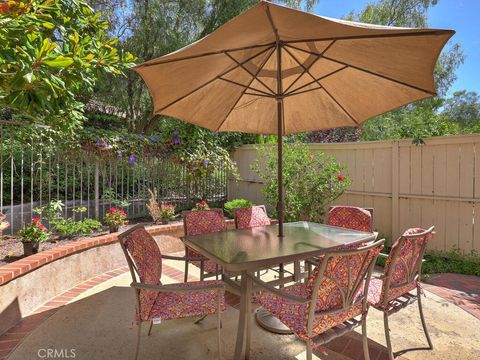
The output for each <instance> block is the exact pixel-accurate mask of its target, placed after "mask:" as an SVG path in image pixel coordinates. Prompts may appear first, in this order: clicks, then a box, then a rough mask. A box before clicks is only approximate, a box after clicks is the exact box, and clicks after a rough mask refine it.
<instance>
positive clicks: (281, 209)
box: [276, 40, 285, 237]
mask: <svg viewBox="0 0 480 360" xmlns="http://www.w3.org/2000/svg"><path fill="white" fill-rule="evenodd" d="M276 46H277V120H278V125H277V130H278V134H277V136H278V140H277V153H278V158H277V163H278V164H277V166H278V170H277V172H278V174H277V175H278V204H277V213H278V236H279V237H283V220H284V217H285V198H284V193H283V133H284V131H283V95H282V93H283V89H282V45H281V43H280V41H278V40H277V45H276Z"/></svg>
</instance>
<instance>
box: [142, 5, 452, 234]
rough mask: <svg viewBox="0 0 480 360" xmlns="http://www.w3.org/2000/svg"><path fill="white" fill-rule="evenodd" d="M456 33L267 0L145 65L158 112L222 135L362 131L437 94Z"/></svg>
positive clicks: (281, 204) (281, 202)
mask: <svg viewBox="0 0 480 360" xmlns="http://www.w3.org/2000/svg"><path fill="white" fill-rule="evenodd" d="M453 34H454V31H451V30H435V29H410V28H397V27H385V26H377V25H370V24H361V23H355V22H349V21H343V20H336V19H331V18H326V17H321V16H316V15H313V14H309V13H305V12H302V11H297V10H294V9H290V8H287V7H283V6H279V5H274V4H272V3H270V2H265V1H261V2H259V3H258V4H257V5H255V6H254V7H252V8H251V9H249V10H247V11H246V12H244V13H243V14H241V15H239V16H237V17H236V18H234V19H232V20H231V21H229V22H228V23H226V24H224V25H223V26H221V27H220V28H218V29H217V30H216V31H214V32H213V33H211V34H209V35H208V36H206V37H204V38H202V39H201V40H199V41H196V42H195V43H193V44H191V45H188V46H186V47H184V48H182V49H180V50H178V51H175V52H173V53H170V54H168V55H165V56H162V57H160V58H157V59H153V60H150V61H147V62H145V63H143V64H141V65H138V66H136V67H135V71H137V72H138V73H139V74H140V75H141V76H142V78H143V79H144V81H145V83H146V84H147V86H148V88H149V90H150V93H151V95H152V99H153V107H154V108H153V113H154V114H163V115H168V116H172V117H174V118H178V119H181V120H184V121H186V122H189V123H192V124H196V125H199V126H202V127H205V128H208V129H211V130H213V131H239V132H247V133H259V134H277V135H278V207H277V210H278V220H279V236H283V219H284V194H283V179H282V143H283V141H282V137H283V135H286V134H292V133H297V132H303V131H312V130H321V129H329V128H335V127H340V126H357V125H359V124H361V123H362V122H363V121H365V120H368V119H370V118H372V117H374V116H376V115H380V114H382V113H385V112H387V111H390V110H392V109H395V108H398V107H400V106H402V105H405V104H408V103H411V102H414V101H416V100H420V99H424V98H428V97H432V96H435V95H436V93H435V85H434V79H433V70H434V67H435V63H436V61H437V58H438V56H439V54H440V51H441V50H442V48H443V46H444V45H445V43H446V42H447V41H448V39H449V38H450V37H451V36H452V35H453Z"/></svg>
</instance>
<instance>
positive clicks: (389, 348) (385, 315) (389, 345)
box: [383, 311, 395, 360]
mask: <svg viewBox="0 0 480 360" xmlns="http://www.w3.org/2000/svg"><path fill="white" fill-rule="evenodd" d="M383 325H384V327H385V339H386V340H387V351H388V359H389V360H394V359H395V357H394V356H393V349H392V342H391V341H390V328H389V327H388V313H387V312H386V311H384V312H383Z"/></svg>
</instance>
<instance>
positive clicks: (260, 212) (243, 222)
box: [233, 205, 270, 229]
mask: <svg viewBox="0 0 480 360" xmlns="http://www.w3.org/2000/svg"><path fill="white" fill-rule="evenodd" d="M233 216H234V217H235V225H236V227H237V229H247V228H252V227H256V226H267V225H270V218H269V217H268V215H267V210H266V209H265V206H263V205H256V206H252V207H246V208H239V209H234V210H233Z"/></svg>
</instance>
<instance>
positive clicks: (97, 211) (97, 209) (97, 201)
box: [95, 159, 100, 220]
mask: <svg viewBox="0 0 480 360" xmlns="http://www.w3.org/2000/svg"><path fill="white" fill-rule="evenodd" d="M99 173H100V162H99V161H98V159H95V219H97V220H99V219H100V184H99V178H100V176H99V175H100V174H99Z"/></svg>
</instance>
